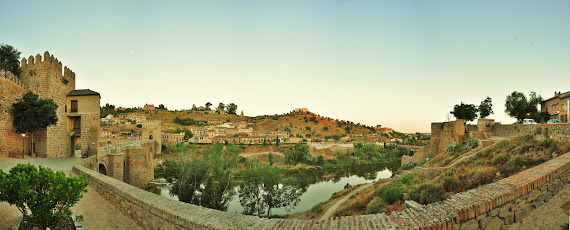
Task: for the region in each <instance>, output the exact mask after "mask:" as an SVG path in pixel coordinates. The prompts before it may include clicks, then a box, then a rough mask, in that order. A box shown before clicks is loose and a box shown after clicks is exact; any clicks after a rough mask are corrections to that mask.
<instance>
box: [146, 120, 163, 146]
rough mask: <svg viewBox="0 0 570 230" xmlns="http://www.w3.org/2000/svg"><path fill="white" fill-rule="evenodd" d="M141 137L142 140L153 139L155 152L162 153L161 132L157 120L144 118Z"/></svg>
mask: <svg viewBox="0 0 570 230" xmlns="http://www.w3.org/2000/svg"><path fill="white" fill-rule="evenodd" d="M141 138H142V139H143V140H155V142H156V146H157V152H156V154H160V153H162V133H161V126H160V121H159V120H146V121H145V122H143V130H142V135H141Z"/></svg>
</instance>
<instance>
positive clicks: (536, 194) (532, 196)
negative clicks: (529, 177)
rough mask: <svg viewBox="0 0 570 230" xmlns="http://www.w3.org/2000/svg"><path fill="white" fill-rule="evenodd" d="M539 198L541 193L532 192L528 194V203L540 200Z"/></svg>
mask: <svg viewBox="0 0 570 230" xmlns="http://www.w3.org/2000/svg"><path fill="white" fill-rule="evenodd" d="M538 196H540V191H539V190H534V191H532V192H530V193H529V194H528V198H527V200H526V201H527V202H528V203H530V202H532V201H534V200H535V199H536V198H538Z"/></svg>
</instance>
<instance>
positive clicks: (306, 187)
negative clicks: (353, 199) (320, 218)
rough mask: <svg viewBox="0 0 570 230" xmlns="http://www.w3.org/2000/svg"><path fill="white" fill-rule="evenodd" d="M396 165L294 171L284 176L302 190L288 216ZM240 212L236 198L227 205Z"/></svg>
mask: <svg viewBox="0 0 570 230" xmlns="http://www.w3.org/2000/svg"><path fill="white" fill-rule="evenodd" d="M399 166H400V162H399V161H398V162H387V163H380V164H373V165H360V166H352V167H346V168H334V169H323V170H303V171H296V172H294V173H287V174H286V175H284V176H287V177H295V178H297V180H299V183H300V185H301V189H302V190H303V195H302V196H301V201H300V202H299V204H298V205H297V206H295V207H294V208H293V209H292V210H291V211H290V212H289V214H293V213H298V212H302V211H305V210H308V209H311V208H312V207H313V206H314V205H316V204H318V203H321V202H323V201H326V200H328V199H330V198H331V195H332V194H333V193H335V192H338V191H341V190H343V189H344V186H345V185H346V184H347V183H348V184H350V185H353V186H354V185H358V184H363V183H372V182H374V181H377V180H379V179H384V178H390V177H391V176H392V172H393V171H395V170H397V169H398V167H399ZM236 189H237V188H236ZM161 195H162V196H165V197H168V198H171V199H174V200H178V198H177V197H176V196H171V195H170V194H169V192H168V188H166V187H163V188H162V190H161ZM242 211H243V208H242V207H241V205H240V203H239V199H238V197H237V196H235V197H234V199H233V200H232V201H230V203H229V205H228V212H233V213H242ZM271 214H272V215H285V214H288V213H287V210H285V209H284V208H274V209H272V210H271Z"/></svg>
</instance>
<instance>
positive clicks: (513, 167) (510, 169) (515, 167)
mask: <svg viewBox="0 0 570 230" xmlns="http://www.w3.org/2000/svg"><path fill="white" fill-rule="evenodd" d="M525 164H526V159H525V158H524V157H523V156H521V155H516V156H513V157H511V159H510V160H509V161H508V162H507V163H506V164H505V165H503V167H501V170H500V172H501V174H503V175H505V176H509V175H512V174H513V173H516V172H518V171H519V170H520V168H521V167H522V166H524V165H525Z"/></svg>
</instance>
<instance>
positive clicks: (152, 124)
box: [143, 120, 160, 127]
mask: <svg viewBox="0 0 570 230" xmlns="http://www.w3.org/2000/svg"><path fill="white" fill-rule="evenodd" d="M143 127H160V120H146V121H144V122H143Z"/></svg>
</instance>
